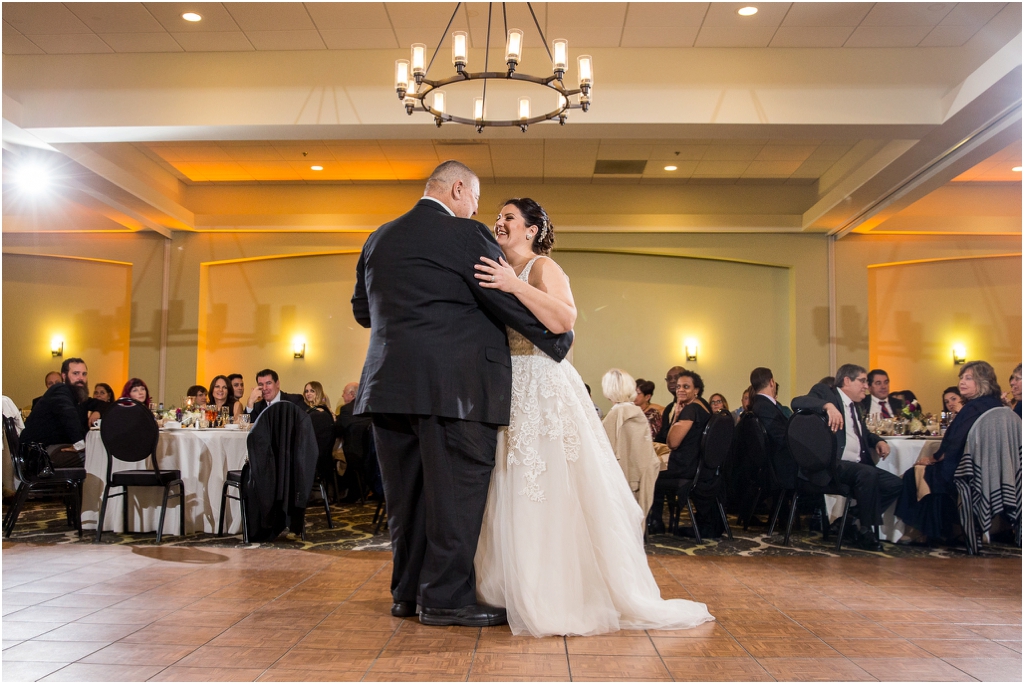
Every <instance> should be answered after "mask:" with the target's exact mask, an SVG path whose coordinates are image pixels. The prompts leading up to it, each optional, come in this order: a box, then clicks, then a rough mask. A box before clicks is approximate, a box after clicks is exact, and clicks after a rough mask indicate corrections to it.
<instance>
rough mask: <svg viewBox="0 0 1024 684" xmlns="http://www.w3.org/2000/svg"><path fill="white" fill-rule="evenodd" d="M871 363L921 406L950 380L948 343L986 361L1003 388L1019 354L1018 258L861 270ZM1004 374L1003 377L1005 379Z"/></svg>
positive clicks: (933, 405)
mask: <svg viewBox="0 0 1024 684" xmlns="http://www.w3.org/2000/svg"><path fill="white" fill-rule="evenodd" d="M868 292H869V295H868V307H869V313H868V337H869V340H870V344H869V359H870V362H869V363H870V366H871V367H877V368H884V369H886V370H887V372H888V373H889V376H890V380H891V385H892V389H893V390H896V389H911V390H913V391H914V392H915V394H916V395H917V397H918V399H920V400H921V403H922V406H923V407H924V409H925V410H926V411H939V410H941V408H940V403H939V401H940V397H941V392H942V390H943V389H944V388H946V387H948V386H950V385H955V384H956V380H957V372H958V370H959V369H958V367H957V366H955V365H954V364H953V356H952V348H953V345H954V344H962V345H964V346H965V347H966V349H967V359H968V360H976V359H983V360H985V361H988V362H989V363H991V364H992V365H993V366H994V367H995V369H996V372H997V373H998V375H999V381H1000V384H1001V385H1002V386H1003V389H1004V390H1006V389H1008V385H1007V382H1006V380H1007V378H1008V377H1009V375H1010V371H1011V369H1012V368H1013V367H1014V366H1015V365H1017V364H1018V363H1020V360H1021V257H1020V256H1009V257H996V256H993V257H982V258H974V259H943V260H935V261H924V262H918V263H913V262H911V263H901V264H892V265H888V264H880V265H877V266H873V267H871V268H869V269H868ZM1004 376H1005V377H1004Z"/></svg>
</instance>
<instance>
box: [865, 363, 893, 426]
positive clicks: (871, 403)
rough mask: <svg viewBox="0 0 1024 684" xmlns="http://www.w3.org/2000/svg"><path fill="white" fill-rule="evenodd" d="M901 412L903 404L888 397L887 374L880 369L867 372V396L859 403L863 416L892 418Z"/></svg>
mask: <svg viewBox="0 0 1024 684" xmlns="http://www.w3.org/2000/svg"><path fill="white" fill-rule="evenodd" d="M902 410H903V402H902V401H901V400H900V399H898V398H897V397H890V396H889V374H888V373H886V372H885V371H884V370H882V369H881V368H876V369H874V370H872V371H869V372H868V395H867V396H866V397H864V400H863V401H862V402H860V412H861V413H862V414H863V415H865V416H870V415H873V414H876V413H877V414H878V415H880V416H881V417H882V418H892V417H893V416H895V415H897V414H898V413H899V412H900V411H902Z"/></svg>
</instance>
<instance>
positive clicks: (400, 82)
mask: <svg viewBox="0 0 1024 684" xmlns="http://www.w3.org/2000/svg"><path fill="white" fill-rule="evenodd" d="M395 90H397V91H398V98H399V99H400V100H404V99H405V93H406V92H407V91H408V90H409V60H407V59H396V60H395Z"/></svg>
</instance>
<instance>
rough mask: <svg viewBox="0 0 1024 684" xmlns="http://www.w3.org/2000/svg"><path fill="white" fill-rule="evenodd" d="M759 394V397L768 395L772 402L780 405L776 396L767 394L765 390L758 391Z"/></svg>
mask: <svg viewBox="0 0 1024 684" xmlns="http://www.w3.org/2000/svg"><path fill="white" fill-rule="evenodd" d="M757 396H759V397H767V398H768V399H771V400H772V403H773V404H775V405H776V406H778V405H779V402H778V401H777V400H776V399H775V397H773V396H772V395H770V394H765V393H764V392H758V393H757Z"/></svg>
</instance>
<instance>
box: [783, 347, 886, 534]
mask: <svg viewBox="0 0 1024 684" xmlns="http://www.w3.org/2000/svg"><path fill="white" fill-rule="evenodd" d="M867 386H868V379H867V371H865V370H864V369H863V368H862V367H861V366H857V365H854V364H844V365H842V366H840V367H839V370H837V371H836V386H835V388H832V387H829V386H828V385H824V384H821V383H819V384H817V385H815V386H814V387H812V388H811V391H810V393H809V394H807V395H806V396H803V397H796V398H795V399H793V408H794V409H797V410H800V409H805V410H810V411H815V412H817V413H820V414H822V415H824V416H826V417H827V419H828V424H829V427H830V428H832V431H833V432H835V433H836V443H837V445H838V451H839V458H840V461H839V467H838V473H839V481H840V482H842V483H843V484H845V485H847V486H848V487H850V489H851V490H852V492H853V498H855V499H857V508H858V511H859V513H858V519H859V521H860V533H859V538H858V546H860V548H862V549H867V550H872V551H875V550H880V549H881V545H880V544H879V543H878V539H877V538H876V537H875V533H874V531H873V530H872V526H873V525H879V524H881V522H882V513H883V512H884V511H885V510H886V509H887V508H888V507H889V506H890V505H891V504H892V503H893V502H894V501H896V499H898V498H899V495H900V491H901V490H902V487H903V481H902V480H901V479H900V478H898V477H896V476H895V475H893V474H892V473H887V472H886V471H884V470H880V469H879V468H876V467H875V459H874V457H873V456H872V453H877V454H878V456H879V457H880V458H885V457H886V456H888V455H889V445H888V444H886V443H885V440H883V439H882V438H881V437H879V436H877V435H874V434H871V433H870V432H868V428H867V425H865V424H864V417H863V415H862V414H861V412H860V410H859V404H860V402H861V401H863V399H864V395H865V394H867ZM817 475H819V476H823V477H825V478H826V479H827V478H828V474H827V473H825V472H823V473H818V474H817ZM811 480H812V481H815V478H814V477H812V478H811ZM816 484H825V482H816Z"/></svg>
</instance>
